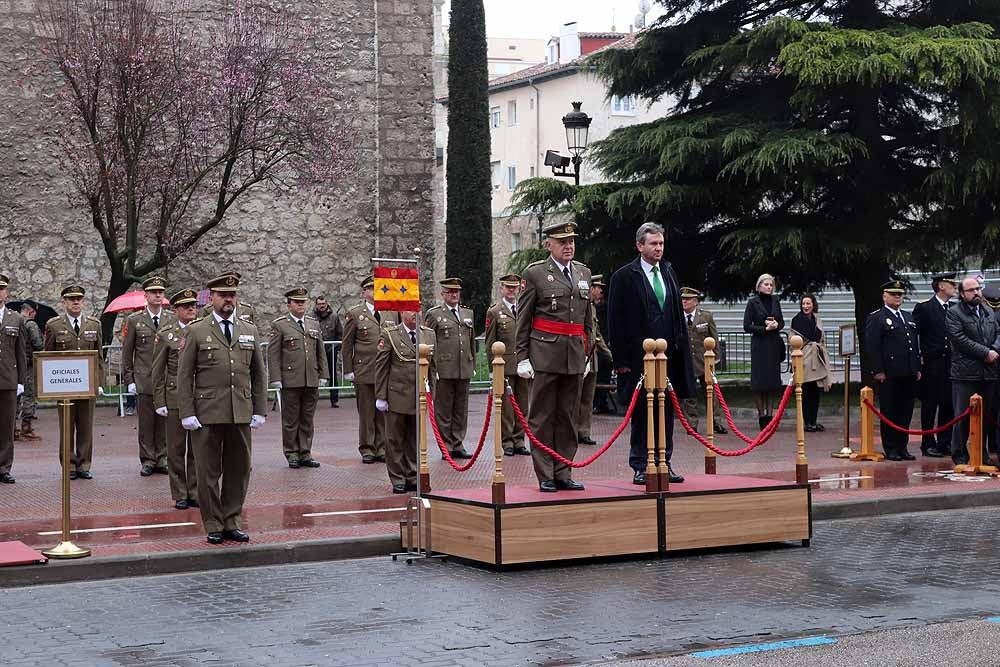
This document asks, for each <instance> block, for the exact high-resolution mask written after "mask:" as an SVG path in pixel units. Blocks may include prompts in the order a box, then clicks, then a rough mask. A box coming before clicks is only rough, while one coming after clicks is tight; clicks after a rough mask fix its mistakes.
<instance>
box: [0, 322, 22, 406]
mask: <svg viewBox="0 0 1000 667" xmlns="http://www.w3.org/2000/svg"><path fill="white" fill-rule="evenodd" d="M25 338H26V336H25V335H24V318H23V317H21V314H20V313H17V312H14V311H12V310H11V309H10V308H7V309H5V310H4V316H3V321H0V389H2V390H4V391H14V390H15V389H17V385H19V384H20V385H24V384H27V382H28V351H27V350H26V349H25Z"/></svg>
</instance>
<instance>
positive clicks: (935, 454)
mask: <svg viewBox="0 0 1000 667" xmlns="http://www.w3.org/2000/svg"><path fill="white" fill-rule="evenodd" d="M921 453H922V454H923V455H924V456H929V457H930V458H932V459H943V458H944V457H946V456H949V455H950V453H949V452H944V451H941V450H940V449H938V448H937V447H928V448H927V449H923V450H921Z"/></svg>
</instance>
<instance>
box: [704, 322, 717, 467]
mask: <svg viewBox="0 0 1000 667" xmlns="http://www.w3.org/2000/svg"><path fill="white" fill-rule="evenodd" d="M705 438H706V439H707V440H708V442H709V443H711V444H713V445H714V444H715V339H714V338H711V337H709V338H706V339H705ZM705 474H706V475H714V474H715V452H713V451H712V450H711V449H708V448H707V447H706V448H705Z"/></svg>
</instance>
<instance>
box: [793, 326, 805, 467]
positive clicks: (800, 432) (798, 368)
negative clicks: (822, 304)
mask: <svg viewBox="0 0 1000 667" xmlns="http://www.w3.org/2000/svg"><path fill="white" fill-rule="evenodd" d="M789 342H790V343H791V344H792V373H793V374H794V377H795V441H796V443H798V446H797V451H796V454H795V482H796V483H798V484H808V483H809V462H808V461H807V460H806V429H805V420H804V418H803V416H802V376H803V374H804V372H805V368H804V366H803V364H802V343H803V340H802V336H792V337H791V340H790V341H789Z"/></svg>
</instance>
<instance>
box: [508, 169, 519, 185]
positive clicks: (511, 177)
mask: <svg viewBox="0 0 1000 667" xmlns="http://www.w3.org/2000/svg"><path fill="white" fill-rule="evenodd" d="M516 187H517V167H507V189H508V190H513V189H514V188H516Z"/></svg>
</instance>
